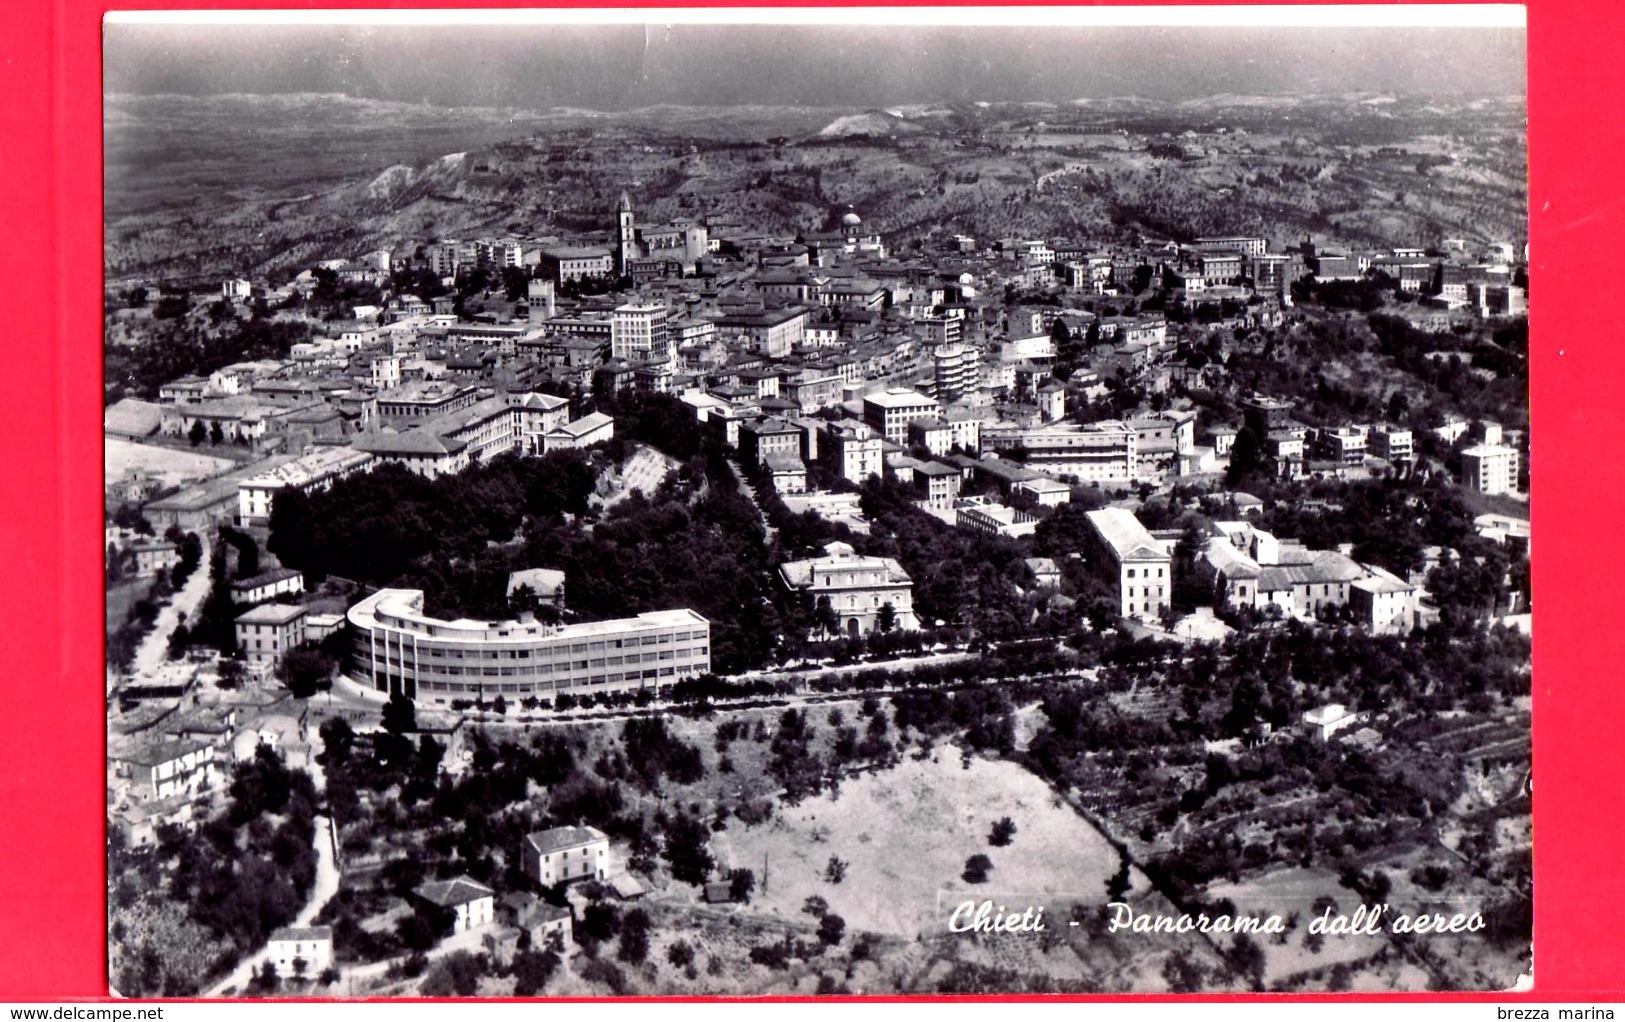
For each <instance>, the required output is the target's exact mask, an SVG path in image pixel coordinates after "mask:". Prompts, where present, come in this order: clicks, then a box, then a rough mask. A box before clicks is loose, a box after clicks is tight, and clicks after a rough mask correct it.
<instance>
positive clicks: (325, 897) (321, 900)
mask: <svg viewBox="0 0 1625 1022" xmlns="http://www.w3.org/2000/svg"><path fill="white" fill-rule="evenodd" d="M335 840H336V839H335V838H334V835H333V821H332V820H330V819H329V818H327V817H326V816H318V817H316V826H315V833H314V834H312V836H311V845H312V846H313V847H314V848H315V849H316V880H315V882H314V883H312V884H311V886H310V897H309V898H307V899H306V900H305V905H304V907H303V908H301V909H300V910H299V914H298V915H296V916H294V918H293V922H292V923H291V924H289V925H291V926H309V925H310V924H311V923H312V922H313V921H314V920H315V918H316V916H317V915H318V914H319V913H320V912H321V910H322V907H323V906H324V905H326V904H327V902H328V901H329V900H330V899H331V898H332V897H333V895H335V894H337V893H338V891H339V867H338V860H337V858H336V856H335V854H334V853H335V850H336V849H335ZM268 948H269V945H267V946H266V947H262V948H260V949H259V950H257V951H255V952H254V953H253V954H251V955H249V956H248V957H246V958H244V959H243V960H242V961H240V962H238V963H237V968H235V969H233V970H232V971H231V975H229V976H227V977H226V978H225V979H223V980H221V981H220V982H219V983H216V984H215V985H214V986H213V987H212V988H210V989H209V991H208V992H207V993H205V994H204V995H203V996H205V997H224V996H226V995H227V994H226V992H227V991H228V990H230V991H232V992H233V993H235V994H242V992H243V991H244V990H245V989H246V988H247V986H248V981H249V979H251V978H252V977H253V974H254V969H255V968H256V967H257V966H258V965H259V963H260V962H262V961H264V960H265V952H266V950H267V949H268Z"/></svg>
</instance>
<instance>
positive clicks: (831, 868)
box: [824, 855, 847, 884]
mask: <svg viewBox="0 0 1625 1022" xmlns="http://www.w3.org/2000/svg"><path fill="white" fill-rule="evenodd" d="M846 866H847V864H846V860H844V859H840V858H837V857H836V856H833V855H831V856H830V857H829V864H828V865H826V866H825V867H824V879H825V880H827V881H829V882H830V883H832V884H838V883H840V882H841V881H842V880H845V879H846Z"/></svg>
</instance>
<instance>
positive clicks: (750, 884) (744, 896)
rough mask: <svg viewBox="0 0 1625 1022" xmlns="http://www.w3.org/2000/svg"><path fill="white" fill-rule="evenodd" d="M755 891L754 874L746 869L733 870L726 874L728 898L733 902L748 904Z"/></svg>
mask: <svg viewBox="0 0 1625 1022" xmlns="http://www.w3.org/2000/svg"><path fill="white" fill-rule="evenodd" d="M754 890H756V874H755V873H754V872H753V871H751V870H748V869H744V868H739V869H735V870H734V871H733V872H732V873H729V874H728V896H729V897H730V898H732V899H733V900H734V901H741V902H747V903H748V902H749V901H750V895H751V892H752V891H754Z"/></svg>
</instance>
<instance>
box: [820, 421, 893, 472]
mask: <svg viewBox="0 0 1625 1022" xmlns="http://www.w3.org/2000/svg"><path fill="white" fill-rule="evenodd" d="M822 450H823V452H824V456H825V458H826V459H827V460H828V461H829V463H830V466H831V467H832V468H833V469H834V471H835V473H836V474H837V475H839V476H840V477H841V478H842V479H845V480H847V481H848V482H853V483H861V482H863V481H864V480H865V479H867V478H869V477H870V476H878V475H880V471H881V456H882V454H883V453H884V443H883V441H882V439H881V436H880V434H878V433H876V432H875V431H874V430H873V429H871V428H870V427H869V426H867V425H865V424H863V423H859V422H852V421H850V420H842V421H841V422H832V423H830V424H829V426H828V428H827V429H825V431H824V443H823V447H822Z"/></svg>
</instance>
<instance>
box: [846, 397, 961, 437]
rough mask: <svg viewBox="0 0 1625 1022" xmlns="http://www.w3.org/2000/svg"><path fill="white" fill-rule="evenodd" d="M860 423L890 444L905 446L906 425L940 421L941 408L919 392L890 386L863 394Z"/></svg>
mask: <svg viewBox="0 0 1625 1022" xmlns="http://www.w3.org/2000/svg"><path fill="white" fill-rule="evenodd" d="M863 421H864V422H866V423H868V424H869V425H870V426H871V427H872V428H873V429H874V430H875V431H876V432H878V433H879V434H880V435H881V436H884V437H885V438H886V439H887V440H890V441H891V442H892V443H894V444H901V443H906V442H907V441H908V424H909V423H911V422H940V421H942V405H941V404H939V403H938V402H936V401H935V400H933V399H931V398H928V397H926V396H925V395H924V394H921V393H920V392H919V391H916V390H909V389H907V388H906V387H893V388H890V389H888V390H884V391H881V392H879V393H875V394H866V395H864V398H863Z"/></svg>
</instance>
